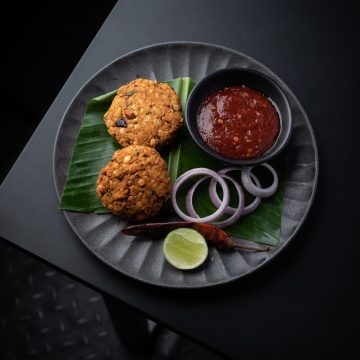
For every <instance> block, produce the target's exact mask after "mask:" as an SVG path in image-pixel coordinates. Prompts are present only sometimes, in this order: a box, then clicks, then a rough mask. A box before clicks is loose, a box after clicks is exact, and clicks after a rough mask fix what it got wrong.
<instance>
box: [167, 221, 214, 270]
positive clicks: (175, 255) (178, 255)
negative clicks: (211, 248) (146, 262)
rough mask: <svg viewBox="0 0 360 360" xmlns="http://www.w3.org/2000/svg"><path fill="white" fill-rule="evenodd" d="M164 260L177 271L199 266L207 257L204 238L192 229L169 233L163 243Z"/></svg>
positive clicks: (180, 229)
mask: <svg viewBox="0 0 360 360" xmlns="http://www.w3.org/2000/svg"><path fill="white" fill-rule="evenodd" d="M163 250H164V255H165V259H166V260H167V261H168V262H169V263H170V264H171V265H172V266H175V267H176V268H177V269H180V270H190V269H194V268H196V267H198V266H200V265H201V264H202V263H203V262H204V261H205V259H206V257H207V255H208V247H207V244H206V241H205V239H204V237H203V236H202V235H201V234H200V233H199V232H197V231H196V230H193V229H187V228H179V229H176V230H173V231H171V232H170V233H169V234H168V235H167V236H166V238H165V241H164V246H163Z"/></svg>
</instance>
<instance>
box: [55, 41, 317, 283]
mask: <svg viewBox="0 0 360 360" xmlns="http://www.w3.org/2000/svg"><path fill="white" fill-rule="evenodd" d="M236 66H239V67H244V68H251V69H255V70H258V71H261V72H263V73H265V74H267V75H269V76H270V77H272V78H273V79H275V80H276V81H277V82H278V83H279V84H280V85H281V86H282V88H283V89H284V91H285V92H286V94H287V96H288V98H289V101H290V104H291V110H292V115H293V125H294V126H293V133H292V136H291V139H290V142H289V144H288V148H289V165H288V168H287V177H286V189H285V202H284V208H283V214H282V224H281V238H280V245H279V246H278V247H274V248H272V249H271V251H269V252H266V253H251V252H249V253H246V252H239V251H234V252H219V251H217V250H216V249H214V248H213V247H211V248H210V252H209V257H208V259H207V261H206V263H205V265H204V266H202V267H200V268H198V269H196V270H193V271H191V272H183V271H179V270H176V269H175V268H173V267H171V266H170V265H169V264H168V263H167V262H166V261H165V260H164V256H163V253H162V248H161V246H162V241H161V240H159V241H148V240H147V239H140V238H139V239H134V238H133V237H130V236H124V235H121V233H120V231H121V229H122V228H123V226H124V224H125V223H124V222H123V221H122V220H120V219H119V218H117V217H115V216H113V215H109V214H107V215H98V214H95V213H90V214H86V213H77V212H69V211H65V212H64V214H65V217H66V219H67V220H68V222H69V223H70V225H71V227H72V228H73V230H74V231H75V233H76V234H77V235H78V236H79V238H80V239H81V240H82V242H83V243H84V244H85V245H86V246H87V247H88V248H89V250H90V251H92V252H93V253H94V254H95V255H96V256H98V257H99V258H100V259H101V260H103V261H104V262H105V263H106V264H108V265H110V266H111V267H113V268H114V269H116V270H118V271H120V272H121V273H123V274H126V275H128V276H130V277H132V278H134V279H137V280H140V281H143V282H146V283H150V284H154V285H159V286H165V287H174V288H201V287H208V286H213V285H218V284H223V283H226V282H229V281H233V280H235V279H239V278H241V277H242V276H245V275H248V274H250V273H251V272H253V271H254V270H256V269H259V268H261V267H262V266H263V265H264V264H266V263H267V262H268V261H270V260H271V259H273V258H274V256H275V255H276V254H278V253H279V252H280V251H281V250H282V249H283V248H284V247H285V246H286V245H287V244H288V243H289V241H290V240H291V239H292V238H293V237H294V235H295V234H296V233H297V231H298V230H299V228H300V227H301V225H302V223H303V221H304V219H305V217H306V215H307V213H308V211H309V209H310V206H311V203H312V200H313V197H314V194H315V189H316V183H317V176H318V155H317V148H316V142H315V137H314V133H313V130H312V128H311V125H310V122H309V119H308V117H307V116H306V113H305V111H304V109H303V108H302V106H301V105H300V103H299V101H298V100H297V99H296V97H295V96H294V95H293V93H292V92H291V91H290V89H289V88H288V87H287V86H286V85H285V84H284V83H283V82H282V81H281V80H280V79H279V78H278V77H277V76H276V75H275V74H274V73H272V72H271V71H270V70H269V69H268V68H266V67H265V66H264V65H262V64H260V63H259V62H257V61H255V60H254V59H252V58H250V57H248V56H246V55H244V54H241V53H239V52H236V51H234V50H231V49H227V48H224V47H220V46H215V45H210V44H202V43H190V42H181V43H179V42H176V43H166V44H159V45H154V46H149V47H146V48H143V49H139V50H136V51H134V52H131V53H130V54H127V55H125V56H122V57H120V58H119V59H117V60H115V61H114V62H112V63H110V64H109V65H107V66H105V67H104V68H103V69H102V70H100V71H99V72H98V73H97V74H95V75H94V76H93V77H92V78H91V79H90V80H89V81H88V82H87V83H86V84H85V85H84V86H83V87H82V89H81V90H80V91H79V92H78V94H77V95H76V96H75V98H74V99H73V101H72V102H71V104H70V105H69V107H68V109H67V111H66V113H65V115H64V117H63V119H62V122H61V125H60V128H59V131H58V136H57V139H56V143H55V150H54V177H55V185H56V190H57V194H58V196H59V198H60V196H61V194H62V191H63V189H64V185H65V180H66V174H67V171H68V167H69V163H70V158H71V153H72V149H73V146H74V143H75V140H76V137H77V133H78V130H79V127H80V124H81V121H82V118H83V115H84V113H85V111H86V106H87V102H88V100H90V99H91V98H93V97H96V96H98V95H101V94H103V93H106V92H108V91H111V90H114V89H116V88H118V87H119V86H120V85H122V84H124V83H126V82H128V81H130V80H132V79H134V78H136V77H138V76H140V77H144V78H154V77H155V78H156V79H158V80H166V79H173V78H177V77H182V76H190V77H191V78H193V79H195V80H197V81H199V80H200V79H202V78H203V77H204V76H205V75H207V74H208V73H210V72H213V71H215V70H217V69H221V68H225V67H236Z"/></svg>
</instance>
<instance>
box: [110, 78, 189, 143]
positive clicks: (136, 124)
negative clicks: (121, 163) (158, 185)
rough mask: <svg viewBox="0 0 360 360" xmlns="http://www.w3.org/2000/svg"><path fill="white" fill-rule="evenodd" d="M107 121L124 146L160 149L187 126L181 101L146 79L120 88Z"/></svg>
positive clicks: (111, 132)
mask: <svg viewBox="0 0 360 360" xmlns="http://www.w3.org/2000/svg"><path fill="white" fill-rule="evenodd" d="M104 121H105V125H106V126H107V128H108V132H109V134H110V135H112V136H113V137H114V138H115V139H116V140H117V141H118V143H119V144H120V145H121V146H123V147H125V146H128V145H146V146H152V147H155V148H157V149H160V148H161V147H162V146H163V145H165V144H167V143H169V142H170V141H171V139H172V138H173V137H174V135H175V134H176V132H177V130H178V129H179V128H181V126H182V125H183V123H184V121H183V117H182V113H181V104H180V100H179V98H178V96H177V95H176V93H175V91H174V90H173V89H172V88H171V86H170V85H168V84H165V83H159V82H157V81H155V80H146V79H136V80H133V81H131V82H129V83H128V84H126V85H124V86H121V87H120V88H119V90H118V92H117V95H116V96H115V98H114V100H113V102H112V104H111V106H110V108H109V110H108V111H107V112H106V114H105V115H104Z"/></svg>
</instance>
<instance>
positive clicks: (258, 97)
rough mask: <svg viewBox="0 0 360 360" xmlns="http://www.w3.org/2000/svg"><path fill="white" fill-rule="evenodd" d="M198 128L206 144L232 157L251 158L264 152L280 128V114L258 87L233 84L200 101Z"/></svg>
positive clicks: (273, 140) (270, 145) (273, 141)
mask: <svg viewBox="0 0 360 360" xmlns="http://www.w3.org/2000/svg"><path fill="white" fill-rule="evenodd" d="M197 123H198V128H199V132H200V135H201V137H202V138H203V139H204V141H205V142H206V144H207V145H208V146H209V147H210V148H212V149H213V150H215V151H216V152H217V153H219V154H220V155H223V156H225V157H228V158H232V159H251V158H254V157H257V156H259V155H261V154H263V153H265V152H266V151H267V150H268V149H270V148H271V147H272V145H273V144H274V143H275V141H276V139H277V137H278V135H279V131H280V119H279V115H278V113H277V111H276V109H275V107H274V105H273V104H272V103H271V101H270V100H269V99H268V98H267V97H266V96H265V95H263V94H262V93H260V92H259V91H257V90H254V89H251V88H248V87H246V86H231V87H225V88H224V89H221V90H218V91H216V92H214V93H212V94H211V95H209V96H208V97H207V98H206V99H205V101H204V102H203V103H202V104H201V106H200V109H199V112H198V117H197Z"/></svg>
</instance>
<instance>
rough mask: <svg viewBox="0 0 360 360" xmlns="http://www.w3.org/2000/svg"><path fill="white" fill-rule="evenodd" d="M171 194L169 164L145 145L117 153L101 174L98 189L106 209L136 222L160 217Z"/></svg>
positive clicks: (132, 146) (131, 147)
mask: <svg viewBox="0 0 360 360" xmlns="http://www.w3.org/2000/svg"><path fill="white" fill-rule="evenodd" d="M170 191H171V181H170V177H169V175H168V171H167V166H166V163H165V161H164V160H163V159H162V158H161V156H160V155H159V153H158V152H157V151H156V150H155V149H153V148H151V147H148V146H141V145H131V146H127V147H126V148H123V149H121V150H117V151H115V153H114V155H113V157H112V159H111V160H110V162H109V163H108V164H107V165H106V166H105V167H104V168H103V169H102V170H101V171H100V173H99V177H98V181H97V187H96V192H97V194H98V196H99V198H100V200H101V202H102V205H103V206H104V207H105V208H107V209H109V210H110V211H111V212H112V213H113V214H115V215H118V216H121V217H123V218H127V219H131V220H136V221H142V220H145V219H147V218H149V217H151V216H154V215H156V214H157V213H158V212H159V211H160V209H161V207H162V205H163V204H164V202H165V201H166V200H167V199H168V198H169V196H170Z"/></svg>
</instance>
